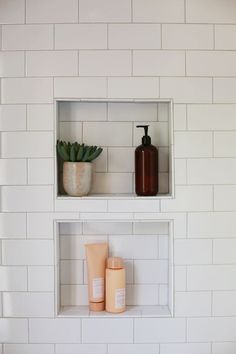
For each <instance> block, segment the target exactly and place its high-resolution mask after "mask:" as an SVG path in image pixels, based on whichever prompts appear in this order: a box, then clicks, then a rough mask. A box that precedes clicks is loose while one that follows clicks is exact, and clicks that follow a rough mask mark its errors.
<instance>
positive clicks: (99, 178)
mask: <svg viewBox="0 0 236 354" xmlns="http://www.w3.org/2000/svg"><path fill="white" fill-rule="evenodd" d="M91 193H94V194H108V193H117V194H119V193H121V194H124V193H133V175H132V174H131V173H96V174H94V176H93V184H92V189H91Z"/></svg>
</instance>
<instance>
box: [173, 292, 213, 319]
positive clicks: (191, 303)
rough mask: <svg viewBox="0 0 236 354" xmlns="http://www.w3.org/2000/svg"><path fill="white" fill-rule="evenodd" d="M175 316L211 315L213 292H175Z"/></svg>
mask: <svg viewBox="0 0 236 354" xmlns="http://www.w3.org/2000/svg"><path fill="white" fill-rule="evenodd" d="M175 316H176V317H194V316H196V317H201V316H211V292H206V291H202V292H177V293H175Z"/></svg>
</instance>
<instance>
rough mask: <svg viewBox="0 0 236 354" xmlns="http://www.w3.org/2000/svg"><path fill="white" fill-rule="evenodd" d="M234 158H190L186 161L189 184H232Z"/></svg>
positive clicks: (233, 179)
mask: <svg viewBox="0 0 236 354" xmlns="http://www.w3.org/2000/svg"><path fill="white" fill-rule="evenodd" d="M234 160H235V159H234V158H215V159H192V160H191V159H190V160H188V162H187V175H188V183H189V184H234V183H235V178H236V168H235V164H234Z"/></svg>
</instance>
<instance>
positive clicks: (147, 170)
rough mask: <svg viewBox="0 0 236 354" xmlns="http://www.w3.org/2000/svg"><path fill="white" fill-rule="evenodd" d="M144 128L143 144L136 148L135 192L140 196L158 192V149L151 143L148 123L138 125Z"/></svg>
mask: <svg viewBox="0 0 236 354" xmlns="http://www.w3.org/2000/svg"><path fill="white" fill-rule="evenodd" d="M136 127H137V128H144V132H145V135H144V136H143V137H142V145H139V146H138V147H137V148H136V149H135V192H136V194H137V195H140V196H152V195H156V194H157V192H158V185H159V183H158V150H157V148H156V147H155V146H153V145H152V144H151V138H150V136H149V135H148V127H149V126H148V125H137V126H136Z"/></svg>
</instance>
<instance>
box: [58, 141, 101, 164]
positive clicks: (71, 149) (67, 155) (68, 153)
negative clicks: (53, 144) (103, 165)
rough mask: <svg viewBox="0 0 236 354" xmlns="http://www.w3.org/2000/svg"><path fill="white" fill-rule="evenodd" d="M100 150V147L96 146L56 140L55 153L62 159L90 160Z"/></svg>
mask: <svg viewBox="0 0 236 354" xmlns="http://www.w3.org/2000/svg"><path fill="white" fill-rule="evenodd" d="M102 150H103V149H102V148H101V147H97V146H87V145H85V144H79V143H77V142H75V143H70V142H65V141H62V140H57V153H58V155H59V156H60V157H61V158H62V160H64V161H70V162H92V161H93V160H95V159H96V158H97V157H98V156H99V155H100V154H101V152H102Z"/></svg>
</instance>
